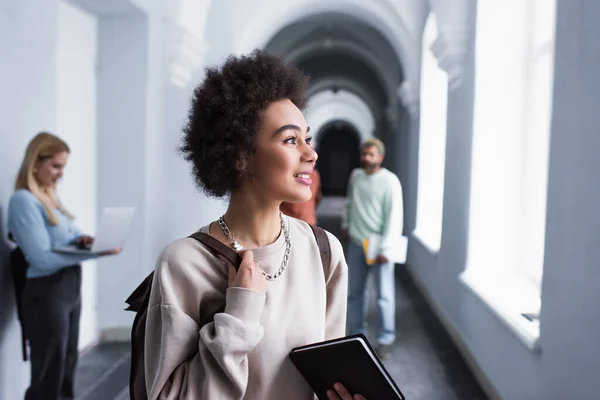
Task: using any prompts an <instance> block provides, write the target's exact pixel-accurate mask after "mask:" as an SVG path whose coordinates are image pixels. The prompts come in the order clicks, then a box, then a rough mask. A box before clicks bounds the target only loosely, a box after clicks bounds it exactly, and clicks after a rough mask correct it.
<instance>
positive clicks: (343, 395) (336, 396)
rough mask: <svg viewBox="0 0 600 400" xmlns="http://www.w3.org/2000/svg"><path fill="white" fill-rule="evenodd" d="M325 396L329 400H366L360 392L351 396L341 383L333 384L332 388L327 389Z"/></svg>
mask: <svg viewBox="0 0 600 400" xmlns="http://www.w3.org/2000/svg"><path fill="white" fill-rule="evenodd" d="M327 398H328V399H329V400H340V399H341V400H367V399H366V398H365V397H364V396H361V395H360V394H355V395H354V396H353V395H352V394H350V392H349V391H348V390H347V389H346V388H345V387H344V385H342V384H341V383H336V384H335V385H333V389H331V390H328V391H327Z"/></svg>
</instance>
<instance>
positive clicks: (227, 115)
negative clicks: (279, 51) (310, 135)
mask: <svg viewBox="0 0 600 400" xmlns="http://www.w3.org/2000/svg"><path fill="white" fill-rule="evenodd" d="M307 87H308V77H307V76H306V75H305V74H304V73H303V72H302V71H300V70H299V69H297V68H296V67H294V66H293V65H290V64H287V63H285V62H284V60H283V59H282V58H280V57H278V56H275V55H273V54H269V53H267V52H265V51H262V50H255V51H253V52H252V53H251V54H249V55H244V56H230V57H229V58H227V60H226V61H225V63H224V64H223V65H222V66H221V67H212V68H207V69H206V77H205V79H204V81H203V82H202V83H201V84H200V85H199V86H198V87H197V88H196V90H195V91H194V97H193V100H192V104H191V107H190V111H189V116H188V122H187V125H186V126H185V127H184V129H183V131H184V138H183V143H182V145H181V147H180V151H181V153H182V155H183V157H184V158H185V159H186V160H187V161H190V162H191V164H192V173H193V175H194V178H195V181H196V184H197V185H198V187H199V188H200V190H201V191H203V192H204V193H205V194H207V195H209V196H214V197H223V196H225V195H227V194H230V193H231V192H233V191H235V190H236V189H237V188H239V187H240V185H241V184H242V181H243V179H244V177H245V175H246V173H247V172H248V171H247V169H248V168H247V166H248V165H249V164H250V163H251V162H252V159H253V155H254V153H255V151H256V135H257V131H258V128H259V127H260V123H261V119H262V113H263V112H264V111H265V109H266V108H267V107H268V106H269V104H271V103H273V102H275V101H278V100H283V99H289V100H290V101H292V103H294V104H295V105H296V107H298V108H300V109H303V108H304V107H305V106H306V97H305V93H306V89H307Z"/></svg>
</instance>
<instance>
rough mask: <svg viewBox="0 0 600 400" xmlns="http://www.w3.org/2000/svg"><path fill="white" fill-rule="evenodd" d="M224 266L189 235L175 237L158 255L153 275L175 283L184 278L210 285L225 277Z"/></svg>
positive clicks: (196, 283)
mask: <svg viewBox="0 0 600 400" xmlns="http://www.w3.org/2000/svg"><path fill="white" fill-rule="evenodd" d="M226 271H227V270H226V268H225V266H224V265H223V264H222V262H221V261H220V260H219V259H217V258H216V257H215V256H214V255H213V254H212V253H211V252H210V251H209V250H208V249H207V248H206V247H205V246H204V245H202V243H200V242H199V241H197V240H196V239H193V238H191V237H185V238H180V239H177V240H175V241H173V242H171V243H170V244H169V245H167V246H166V247H165V248H164V250H163V251H162V252H161V253H160V255H159V256H158V260H157V262H156V266H155V275H156V276H157V277H158V279H161V280H165V281H168V282H172V283H175V281H177V280H184V281H188V282H190V283H193V284H194V285H200V286H202V285H204V284H207V285H210V286H212V285H213V284H214V283H215V282H219V281H220V280H222V279H223V278H225V279H226V278H227V273H226Z"/></svg>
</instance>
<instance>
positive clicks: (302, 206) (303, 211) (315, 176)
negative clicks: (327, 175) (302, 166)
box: [280, 169, 322, 225]
mask: <svg viewBox="0 0 600 400" xmlns="http://www.w3.org/2000/svg"><path fill="white" fill-rule="evenodd" d="M310 179H311V180H312V183H311V185H310V190H311V192H312V197H311V199H310V200H309V201H307V202H304V203H288V202H283V203H281V207H280V210H281V212H282V213H284V214H285V215H289V216H290V217H294V218H298V219H301V220H303V221H305V222H307V223H309V224H310V225H316V224H317V206H318V205H319V203H320V202H321V197H322V193H321V176H320V175H319V171H317V170H316V169H313V170H312V173H311V174H310Z"/></svg>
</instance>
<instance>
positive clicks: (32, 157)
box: [15, 132, 73, 225]
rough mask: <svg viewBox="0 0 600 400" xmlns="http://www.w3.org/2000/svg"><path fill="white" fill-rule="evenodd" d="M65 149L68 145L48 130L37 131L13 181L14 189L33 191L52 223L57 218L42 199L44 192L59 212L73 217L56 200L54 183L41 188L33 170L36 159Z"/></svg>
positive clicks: (56, 220)
mask: <svg viewBox="0 0 600 400" xmlns="http://www.w3.org/2000/svg"><path fill="white" fill-rule="evenodd" d="M65 151H66V152H67V153H70V152H71V150H70V149H69V146H67V144H66V143H65V142H64V141H63V140H61V139H60V138H58V137H57V136H54V135H53V134H51V133H48V132H40V133H38V134H37V135H36V136H35V137H34V138H33V139H31V142H29V145H28V146H27V150H26V151H25V157H24V158H23V162H22V163H21V168H19V173H18V174H17V180H16V182H15V190H19V189H27V190H29V191H30V192H31V193H33V195H34V196H35V197H37V199H38V200H39V201H40V202H41V203H42V205H43V206H44V210H45V211H46V215H47V216H48V219H49V220H50V223H51V224H52V225H58V219H57V218H56V215H55V214H54V211H53V210H52V205H51V204H49V203H48V201H46V200H45V199H44V196H43V194H44V193H45V194H47V195H48V196H50V197H51V198H52V199H53V200H54V201H55V202H56V203H57V204H58V208H59V210H60V211H61V212H63V213H64V214H66V215H67V216H68V217H69V218H73V216H72V215H71V214H70V213H69V212H68V211H67V210H66V209H65V208H64V207H63V206H62V204H61V202H60V201H59V200H58V196H57V194H56V185H53V186H51V187H50V188H48V189H46V190H43V189H42V188H41V187H40V185H39V184H38V183H37V180H36V179H35V176H34V173H33V170H34V168H35V163H36V162H37V161H43V160H47V159H49V158H52V157H54V156H55V155H57V154H59V153H62V152H65Z"/></svg>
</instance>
